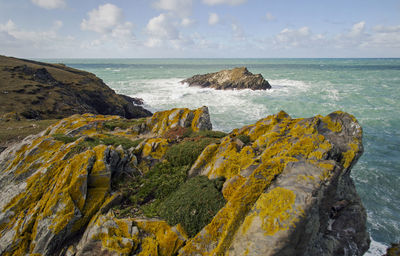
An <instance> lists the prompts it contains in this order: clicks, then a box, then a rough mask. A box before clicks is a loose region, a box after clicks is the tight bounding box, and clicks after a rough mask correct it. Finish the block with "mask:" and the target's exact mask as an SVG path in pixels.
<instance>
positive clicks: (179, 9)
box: [153, 0, 193, 17]
mask: <svg viewBox="0 0 400 256" xmlns="http://www.w3.org/2000/svg"><path fill="white" fill-rule="evenodd" d="M192 5H193V0H157V1H156V2H154V4H153V6H154V7H155V8H157V9H161V10H165V11H171V12H174V13H176V14H178V15H179V16H181V17H187V16H189V15H190V14H191V12H192Z"/></svg>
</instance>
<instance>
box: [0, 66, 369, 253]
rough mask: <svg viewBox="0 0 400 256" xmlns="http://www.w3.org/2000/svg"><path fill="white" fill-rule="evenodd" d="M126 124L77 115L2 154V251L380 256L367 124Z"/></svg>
mask: <svg viewBox="0 0 400 256" xmlns="http://www.w3.org/2000/svg"><path fill="white" fill-rule="evenodd" d="M35 65H38V64H35ZM38 68H39V69H41V68H44V69H46V70H47V66H45V65H43V66H41V67H38ZM7 72H8V71H7ZM41 72H42V73H46V72H45V71H44V70H43V71H41ZM75 72H78V71H75ZM88 74H89V73H88ZM52 76H53V75H52ZM88 76H89V78H93V75H91V74H89V75H88ZM32 79H33V80H32ZM32 81H34V76H33V78H32V75H31V76H28V79H27V80H26V83H27V84H28V83H36V82H32ZM3 84H4V83H2V84H1V85H3ZM63 84H64V86H65V87H67V88H68V85H69V84H72V83H69V82H68V81H67V78H66V77H65V80H63ZM54 86H55V85H54ZM2 90H3V88H2ZM7 90H9V89H7ZM78 91H79V89H78ZM20 93H22V94H27V95H28V96H29V93H26V91H22V92H20ZM98 93H102V92H101V91H100V92H98ZM28 96H27V97H28ZM122 102H126V101H122ZM11 112H16V111H15V110H13V111H11ZM39 113H40V112H39ZM115 114H119V115H120V116H117V115H107V114H106V113H99V112H95V113H86V114H82V113H80V112H78V113H75V114H74V115H72V116H69V117H66V118H64V119H61V120H55V121H54V122H53V124H52V125H50V126H49V127H47V128H45V129H44V130H43V131H42V132H40V133H38V134H34V135H30V136H28V137H26V138H25V139H23V140H22V141H19V142H14V143H12V144H8V145H7V147H6V148H5V149H4V151H3V152H2V153H0V198H1V200H0V254H1V255H35V254H36V255H68V256H82V255H177V254H178V255H228V254H229V255H246V254H247V255H294V254H296V255H344V254H346V253H347V254H348V255H363V254H364V252H366V251H367V250H368V247H369V242H370V240H369V234H368V233H367V232H366V212H365V209H364V207H363V205H362V203H361V200H360V198H359V196H358V195H357V192H356V190H355V187H354V184H353V182H352V180H351V177H350V172H351V169H352V167H353V166H354V164H355V163H356V162H357V160H358V158H359V157H360V156H361V154H362V153H363V145H362V128H361V127H360V125H359V123H358V122H357V120H356V119H355V118H354V116H352V115H350V114H348V113H344V112H340V111H337V112H333V113H331V114H329V115H327V116H314V117H310V118H291V117H290V116H289V115H288V114H287V113H285V112H283V111H281V112H279V113H277V114H275V115H271V116H267V117H265V118H263V119H261V120H259V121H258V122H256V123H254V124H251V125H247V126H244V127H241V128H238V129H234V130H233V131H231V132H230V133H223V132H219V131H213V130H212V125H211V121H210V114H209V111H208V108H207V107H201V108H198V109H193V110H191V109H187V108H175V109H172V110H166V111H160V112H156V113H154V114H153V115H151V116H148V117H140V118H131V119H127V118H125V117H126V116H125V115H124V114H123V112H121V113H115ZM122 116H125V117H122ZM25 118H26V117H25ZM1 122H3V123H2V125H3V124H4V125H7V121H5V120H1ZM8 122H10V121H8Z"/></svg>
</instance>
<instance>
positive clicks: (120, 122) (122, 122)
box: [103, 118, 146, 131]
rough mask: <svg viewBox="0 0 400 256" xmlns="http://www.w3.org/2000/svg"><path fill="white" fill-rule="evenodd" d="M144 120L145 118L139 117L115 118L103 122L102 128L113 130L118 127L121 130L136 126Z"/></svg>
mask: <svg viewBox="0 0 400 256" xmlns="http://www.w3.org/2000/svg"><path fill="white" fill-rule="evenodd" d="M144 122H146V118H139V119H131V120H128V119H115V120H110V121H107V122H104V124H103V127H104V129H107V130H110V131H114V130H115V128H117V127H118V128H120V129H122V130H125V129H128V128H129V127H132V126H136V125H139V124H142V123H144Z"/></svg>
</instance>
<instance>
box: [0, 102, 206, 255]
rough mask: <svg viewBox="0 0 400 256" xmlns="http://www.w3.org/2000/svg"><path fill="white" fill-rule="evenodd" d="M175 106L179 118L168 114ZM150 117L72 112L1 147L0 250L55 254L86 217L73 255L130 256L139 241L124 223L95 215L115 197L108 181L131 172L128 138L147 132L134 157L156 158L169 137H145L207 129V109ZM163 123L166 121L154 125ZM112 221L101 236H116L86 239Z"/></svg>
mask: <svg viewBox="0 0 400 256" xmlns="http://www.w3.org/2000/svg"><path fill="white" fill-rule="evenodd" d="M174 111H175V112H179V113H181V112H182V113H184V116H177V117H176V118H173V119H170V118H169V117H170V116H171V113H172V112H174ZM156 116H157V118H156V119H154V118H150V119H149V120H148V121H146V120H143V121H140V120H139V121H130V120H126V119H122V118H121V117H118V116H102V115H91V114H84V115H74V116H71V117H68V118H65V119H63V120H61V121H59V122H58V123H56V124H54V125H52V126H51V127H49V128H48V129H47V130H45V131H44V132H42V133H41V134H39V135H36V136H30V137H27V138H26V139H25V140H24V141H23V142H21V143H19V144H16V145H14V146H11V147H8V148H7V149H6V150H5V151H4V152H2V153H1V154H0V185H1V189H0V199H1V200H0V254H1V255H25V254H35V253H36V254H42V255H54V254H55V253H56V252H58V251H59V250H61V247H60V246H63V245H67V244H68V241H69V239H71V238H74V237H76V236H79V235H80V234H81V233H82V231H84V230H85V229H86V226H87V225H88V223H89V221H91V223H92V224H91V226H90V227H91V228H90V229H88V230H87V232H86V233H85V234H86V236H85V237H84V238H83V239H85V240H84V241H86V242H82V243H81V244H80V245H79V247H78V250H77V252H78V255H85V252H86V251H87V250H89V249H88V248H92V249H93V248H97V249H96V250H100V251H104V252H105V251H112V250H114V249H115V250H114V251H116V252H118V253H120V254H117V255H129V253H130V252H131V251H133V250H135V249H136V248H137V247H138V245H139V242H138V241H139V240H138V241H136V240H135V239H133V237H132V236H131V237H128V236H127V235H126V232H125V231H124V232H122V231H121V232H122V233H121V232H120V229H122V227H124V229H125V226H126V225H125V224H123V223H124V222H123V221H122V222H121V221H120V220H115V219H111V220H106V219H104V218H106V217H104V216H103V217H101V216H100V217H99V216H97V215H98V213H99V211H101V212H104V211H107V210H104V209H109V207H106V206H107V205H108V204H109V201H110V200H111V199H113V198H114V196H115V195H113V194H112V193H111V185H112V178H113V177H114V176H118V175H120V174H121V173H128V174H129V173H130V175H132V174H134V169H136V165H137V157H136V155H135V152H136V151H135V150H133V149H134V147H136V146H133V145H134V143H133V140H134V139H135V138H136V139H138V138H140V137H141V136H145V137H146V136H147V138H148V139H146V140H145V141H144V142H143V143H142V144H141V145H142V148H141V147H139V148H138V149H137V152H138V153H137V154H138V155H137V156H138V157H140V158H146V157H150V158H152V159H155V160H157V159H160V158H161V157H162V156H163V154H164V153H165V149H166V148H167V147H168V145H169V142H168V141H167V140H166V139H162V138H154V139H152V138H151V137H152V136H158V135H160V134H163V132H166V131H168V129H170V128H171V127H177V126H180V125H182V126H183V127H192V129H206V128H210V127H207V125H205V126H204V124H210V120H209V116H208V109H207V108H206V107H203V108H200V109H198V110H193V111H191V110H189V109H175V110H173V111H165V112H160V113H156ZM124 122H127V123H128V124H129V125H131V126H129V127H126V130H125V131H121V130H119V129H118V130H115V129H114V130H112V129H111V128H110V127H113V125H117V124H124ZM162 124H167V126H166V127H163V128H162V129H159V128H154V127H162ZM143 125H144V126H143ZM135 126H140V127H142V130H141V134H139V133H140V132H139V133H131V130H132V127H135ZM204 127H206V128H204ZM124 128H125V127H124ZM159 140H161V144H160V142H159ZM118 145H119V146H118ZM124 145H127V146H131V145H132V148H131V149H130V150H128V149H127V148H125V149H124V147H123V146H124ZM136 145H137V144H136ZM158 148H161V150H158ZM139 152H142V155H140V154H139ZM143 162H144V161H143ZM103 222H104V225H103V224H102V223H103ZM113 223H114V224H115V223H116V224H115V225H117V226H118V227H117V228H116V230H114V231H109V232H108V234H109V235H111V236H112V237H113V239H116V240H115V241H114V240H112V241H108V242H107V243H105V242H104V241H103V243H102V244H101V246H100V245H99V243H98V239H97V240H96V239H94V240H93V239H92V238H93V237H92V236H94V235H93V234H97V235H98V236H99V237H102V236H103V235H102V233H101V230H103V229H107V228H108V227H111V226H113V225H114V224H113ZM119 224H121V225H122V226H121V227H119ZM110 225H111V226H110ZM115 225H114V226H115ZM124 225H125V226H124ZM165 225H167V224H166V223H165ZM165 225H164V226H163V227H164V228H165V229H166V226H165ZM112 232H114V233H112ZM116 236H119V238H121V239H122V240H121V241H124V243H125V242H126V244H125V245H120V247H121V248H116V247H115V246H116V244H118V241H120V240H118V239H119V238H118V239H117V238H116ZM91 239H92V240H91ZM126 239H128V240H129V239H130V240H132V241H130V242H129V241H128V240H126ZM134 240H135V241H134ZM128 244H129V248H128ZM93 250H94V249H93ZM70 251H71V250H70ZM121 253H122V254H121ZM124 253H125V254H124Z"/></svg>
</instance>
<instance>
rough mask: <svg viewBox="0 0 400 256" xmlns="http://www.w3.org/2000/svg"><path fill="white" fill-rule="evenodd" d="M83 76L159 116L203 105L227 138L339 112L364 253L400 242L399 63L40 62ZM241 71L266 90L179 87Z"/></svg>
mask: <svg viewBox="0 0 400 256" xmlns="http://www.w3.org/2000/svg"><path fill="white" fill-rule="evenodd" d="M44 61H48V62H54V63H64V64H66V65H68V66H70V67H73V68H77V69H82V70H86V71H89V72H92V73H94V74H96V75H97V76H98V77H100V78H101V79H103V81H104V82H105V83H106V84H107V85H108V86H110V87H111V88H112V89H114V90H115V91H116V92H117V93H121V94H126V95H129V96H133V97H139V98H142V99H143V100H144V107H145V108H147V109H149V110H151V111H160V110H166V109H171V108H176V107H187V108H192V109H193V108H198V107H201V106H208V107H209V110H210V115H211V121H212V125H213V129H214V130H221V131H225V132H229V131H231V130H232V129H234V128H238V127H242V126H244V125H247V124H251V123H254V122H256V121H257V120H259V119H261V118H264V117H266V116H268V115H271V114H275V113H277V112H279V111H280V110H284V111H285V112H286V113H288V114H289V115H290V116H291V117H294V118H296V117H311V116H314V115H318V114H320V115H327V114H329V113H331V112H333V111H336V110H342V111H345V112H348V113H351V114H352V115H354V116H355V117H356V118H357V120H358V121H359V122H360V124H361V126H362V127H363V131H364V137H363V144H364V150H365V152H364V154H363V156H362V157H361V158H360V159H359V161H358V163H357V164H356V165H355V166H354V168H353V170H352V172H351V176H352V178H353V180H354V182H355V185H356V188H357V191H358V193H359V195H360V197H361V199H362V202H363V204H364V206H365V208H366V210H367V214H368V223H367V226H368V231H369V233H370V235H371V241H372V242H371V247H370V250H369V251H368V252H367V253H366V254H365V255H382V254H384V253H385V252H386V248H387V246H389V245H390V244H391V243H392V242H398V241H400V59H50V60H49V59H46V60H44ZM240 66H246V67H247V68H248V70H249V71H250V72H252V73H261V74H262V75H263V77H264V78H265V79H266V80H268V81H269V83H270V84H271V86H272V89H270V90H266V91H252V90H230V91H220V90H214V89H202V88H196V87H189V86H188V85H187V84H181V83H180V81H181V80H183V79H185V78H188V77H191V76H193V75H195V74H205V73H209V72H216V71H219V70H222V69H230V68H234V67H240Z"/></svg>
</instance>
